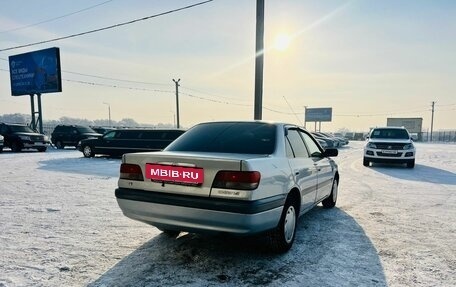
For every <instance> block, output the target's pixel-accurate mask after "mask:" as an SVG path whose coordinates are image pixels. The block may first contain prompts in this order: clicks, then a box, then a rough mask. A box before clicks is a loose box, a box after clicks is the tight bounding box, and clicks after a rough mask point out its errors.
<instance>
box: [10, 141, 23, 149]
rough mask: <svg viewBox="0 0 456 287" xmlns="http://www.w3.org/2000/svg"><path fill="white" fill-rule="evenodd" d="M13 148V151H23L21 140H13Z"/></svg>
mask: <svg viewBox="0 0 456 287" xmlns="http://www.w3.org/2000/svg"><path fill="white" fill-rule="evenodd" d="M11 150H12V151H13V152H21V150H22V145H21V143H20V142H17V141H15V142H13V143H12V144H11Z"/></svg>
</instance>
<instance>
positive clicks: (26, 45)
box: [0, 0, 214, 52]
mask: <svg viewBox="0 0 456 287" xmlns="http://www.w3.org/2000/svg"><path fill="white" fill-rule="evenodd" d="M212 1H214V0H207V1H202V2H198V3H195V4H192V5H188V6H185V7H181V8H177V9H173V10H169V11H166V12H162V13H158V14H155V15H151V16H147V17H143V18H139V19H135V20H131V21H127V22H123V23H119V24H115V25H111V26H107V27H103V28H99V29H94V30H90V31H86V32H81V33H77V34H72V35H69V36H63V37H58V38H54V39H50V40H44V41H40V42H35V43H30V44H25V45H20V46H15V47H10V48H4V49H0V52H4V51H9V50H14V49H19V48H25V47H30V46H34V45H39V44H45V43H49V42H55V41H59V40H64V39H69V38H74V37H78V36H82V35H87V34H91V33H95V32H100V31H104V30H109V29H113V28H117V27H121V26H125V25H129V24H133V23H136V22H139V21H144V20H148V19H151V18H156V17H159V16H164V15H167V14H171V13H175V12H179V11H182V10H186V9H190V8H193V7H196V6H199V5H203V4H206V3H209V2H212Z"/></svg>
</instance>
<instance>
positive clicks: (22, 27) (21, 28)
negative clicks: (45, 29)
mask: <svg viewBox="0 0 456 287" xmlns="http://www.w3.org/2000/svg"><path fill="white" fill-rule="evenodd" d="M112 1H114V0H108V1H105V2H102V3H99V4H96V5H93V6H89V7H87V8H84V9H81V10H78V11H74V12H71V13H68V14H64V15H62V16H58V17H55V18H51V19H47V20H43V21H40V22H37V23H33V24H29V25H25V26H21V27H17V28H13V29H9V30H4V31H0V33H8V32H14V31H18V30H23V29H26V28H30V27H33V26H38V25H40V24H44V23H49V22H52V21H55V20H58V19H62V18H65V17H68V16H71V15H74V14H78V13H81V12H84V11H87V10H90V9H93V8H95V7H98V6H101V5H104V4H106V3H109V2H112Z"/></svg>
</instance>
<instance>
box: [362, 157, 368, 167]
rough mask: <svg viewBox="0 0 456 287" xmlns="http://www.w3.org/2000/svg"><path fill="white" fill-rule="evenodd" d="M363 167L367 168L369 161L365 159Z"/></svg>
mask: <svg viewBox="0 0 456 287" xmlns="http://www.w3.org/2000/svg"><path fill="white" fill-rule="evenodd" d="M363 165H364V166H369V161H368V160H367V159H365V158H364V159H363Z"/></svg>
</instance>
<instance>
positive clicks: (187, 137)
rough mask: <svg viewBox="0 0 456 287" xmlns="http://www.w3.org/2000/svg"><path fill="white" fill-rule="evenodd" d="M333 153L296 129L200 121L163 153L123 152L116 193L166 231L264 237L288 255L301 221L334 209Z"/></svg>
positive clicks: (127, 208) (126, 209) (131, 212)
mask: <svg viewBox="0 0 456 287" xmlns="http://www.w3.org/2000/svg"><path fill="white" fill-rule="evenodd" d="M331 156H337V149H330V148H328V149H326V150H324V149H322V148H321V146H320V145H319V144H318V143H317V141H316V140H315V139H314V138H313V136H312V135H311V134H310V133H308V132H307V131H306V130H304V129H302V128H300V127H298V126H296V125H292V124H285V123H270V122H261V121H248V122H209V123H202V124H198V125H196V126H194V127H193V128H191V129H189V130H188V131H187V132H185V133H184V134H183V135H181V136H180V137H179V138H178V139H177V140H175V141H174V142H173V143H171V144H170V145H169V146H168V147H167V148H166V149H165V150H164V151H161V152H147V153H131V154H125V155H124V156H123V158H122V164H121V167H120V178H119V181H118V188H117V189H116V193H115V195H116V197H117V202H118V204H119V206H120V208H121V209H122V211H123V213H124V214H125V215H126V216H128V217H130V218H132V219H135V220H139V221H142V222H145V223H148V224H151V225H153V226H156V227H157V228H159V229H161V230H163V231H164V232H165V233H167V234H172V235H176V234H178V233H179V232H180V231H187V232H196V233H204V232H210V233H213V232H217V233H231V234H237V235H251V234H258V233H264V234H265V235H266V236H268V238H269V240H268V242H269V243H270V245H271V248H272V249H273V250H275V251H277V252H285V251H287V250H289V249H290V247H291V246H292V244H293V241H294V238H295V231H296V223H297V221H298V218H299V216H301V215H302V214H304V213H305V212H307V211H309V210H310V209H311V208H313V207H314V206H315V205H317V204H318V203H322V204H323V206H324V207H326V208H331V207H334V206H335V204H336V200H337V193H338V182H339V172H338V169H337V165H336V163H335V162H334V161H333V160H332V159H331V158H330V157H331Z"/></svg>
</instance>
